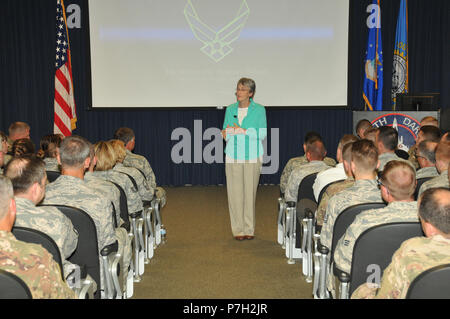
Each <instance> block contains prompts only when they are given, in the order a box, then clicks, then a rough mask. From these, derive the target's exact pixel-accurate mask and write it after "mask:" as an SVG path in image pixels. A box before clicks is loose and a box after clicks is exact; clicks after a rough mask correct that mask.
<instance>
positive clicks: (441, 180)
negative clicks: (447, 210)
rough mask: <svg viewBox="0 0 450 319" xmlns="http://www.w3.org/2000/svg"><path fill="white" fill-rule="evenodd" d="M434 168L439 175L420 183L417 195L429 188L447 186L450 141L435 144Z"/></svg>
mask: <svg viewBox="0 0 450 319" xmlns="http://www.w3.org/2000/svg"><path fill="white" fill-rule="evenodd" d="M435 158H436V169H437V171H438V172H439V176H436V177H433V178H432V179H430V180H429V181H426V182H425V183H423V184H422V186H421V187H420V189H419V196H420V194H422V193H423V192H424V191H426V190H427V189H429V188H435V187H446V188H448V187H449V182H448V165H449V163H450V142H446V141H444V142H440V143H439V144H438V145H437V146H436V153H435Z"/></svg>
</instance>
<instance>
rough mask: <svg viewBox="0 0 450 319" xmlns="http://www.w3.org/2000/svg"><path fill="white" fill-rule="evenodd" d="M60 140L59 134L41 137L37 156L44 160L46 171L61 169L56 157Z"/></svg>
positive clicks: (58, 170)
mask: <svg viewBox="0 0 450 319" xmlns="http://www.w3.org/2000/svg"><path fill="white" fill-rule="evenodd" d="M62 140H63V139H62V138H61V135H60V134H49V135H45V136H43V137H42V138H41V141H40V143H39V147H40V148H39V151H38V152H37V156H38V157H39V158H42V159H43V160H44V163H45V170H46V171H54V172H60V171H61V168H60V167H59V164H58V160H57V158H56V157H57V155H58V149H59V146H60V145H61V141H62Z"/></svg>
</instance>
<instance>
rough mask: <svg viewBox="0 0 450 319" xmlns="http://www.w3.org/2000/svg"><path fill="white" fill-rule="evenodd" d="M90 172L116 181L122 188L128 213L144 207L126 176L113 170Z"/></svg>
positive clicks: (139, 210) (141, 209) (140, 210)
mask: <svg viewBox="0 0 450 319" xmlns="http://www.w3.org/2000/svg"><path fill="white" fill-rule="evenodd" d="M92 174H93V175H94V176H97V177H100V178H102V179H104V180H107V181H110V182H113V183H116V184H118V185H119V186H120V187H122V188H123V190H124V192H125V194H126V196H127V207H128V214H132V213H137V212H142V211H143V209H144V208H143V206H142V200H141V198H140V197H139V193H138V190H137V189H135V188H134V185H133V183H132V182H131V180H130V179H129V178H128V176H126V175H124V174H122V173H120V172H117V171H114V170H108V171H94V172H92Z"/></svg>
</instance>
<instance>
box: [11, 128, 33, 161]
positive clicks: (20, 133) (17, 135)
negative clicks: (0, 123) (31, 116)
mask: <svg viewBox="0 0 450 319" xmlns="http://www.w3.org/2000/svg"><path fill="white" fill-rule="evenodd" d="M8 132H9V136H8V153H12V145H13V143H14V142H15V141H16V140H19V139H21V138H27V139H29V138H30V126H29V125H28V124H27V123H25V122H14V123H12V124H11V125H10V126H9V129H8ZM11 155H12V154H11Z"/></svg>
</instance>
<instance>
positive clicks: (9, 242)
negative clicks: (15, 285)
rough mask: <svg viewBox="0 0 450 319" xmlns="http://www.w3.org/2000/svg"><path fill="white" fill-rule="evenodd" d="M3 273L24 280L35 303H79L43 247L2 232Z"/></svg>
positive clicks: (0, 241)
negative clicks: (47, 300)
mask: <svg viewBox="0 0 450 319" xmlns="http://www.w3.org/2000/svg"><path fill="white" fill-rule="evenodd" d="M0 269H2V270H5V271H8V272H10V273H13V274H14V275H16V276H18V277H19V278H20V279H22V280H23V281H24V282H25V284H26V285H27V286H28V288H29V289H30V292H31V295H32V297H33V299H44V298H45V299H76V295H75V293H74V292H73V291H72V290H71V289H70V288H69V286H68V285H67V283H66V282H64V281H63V280H62V278H61V269H60V268H59V265H58V264H57V263H56V262H55V261H54V260H53V257H52V255H51V254H50V253H49V252H48V251H47V250H45V249H44V248H42V246H41V245H36V244H30V243H25V242H22V241H19V240H17V239H16V238H15V237H14V235H13V234H12V233H11V232H5V231H0Z"/></svg>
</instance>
